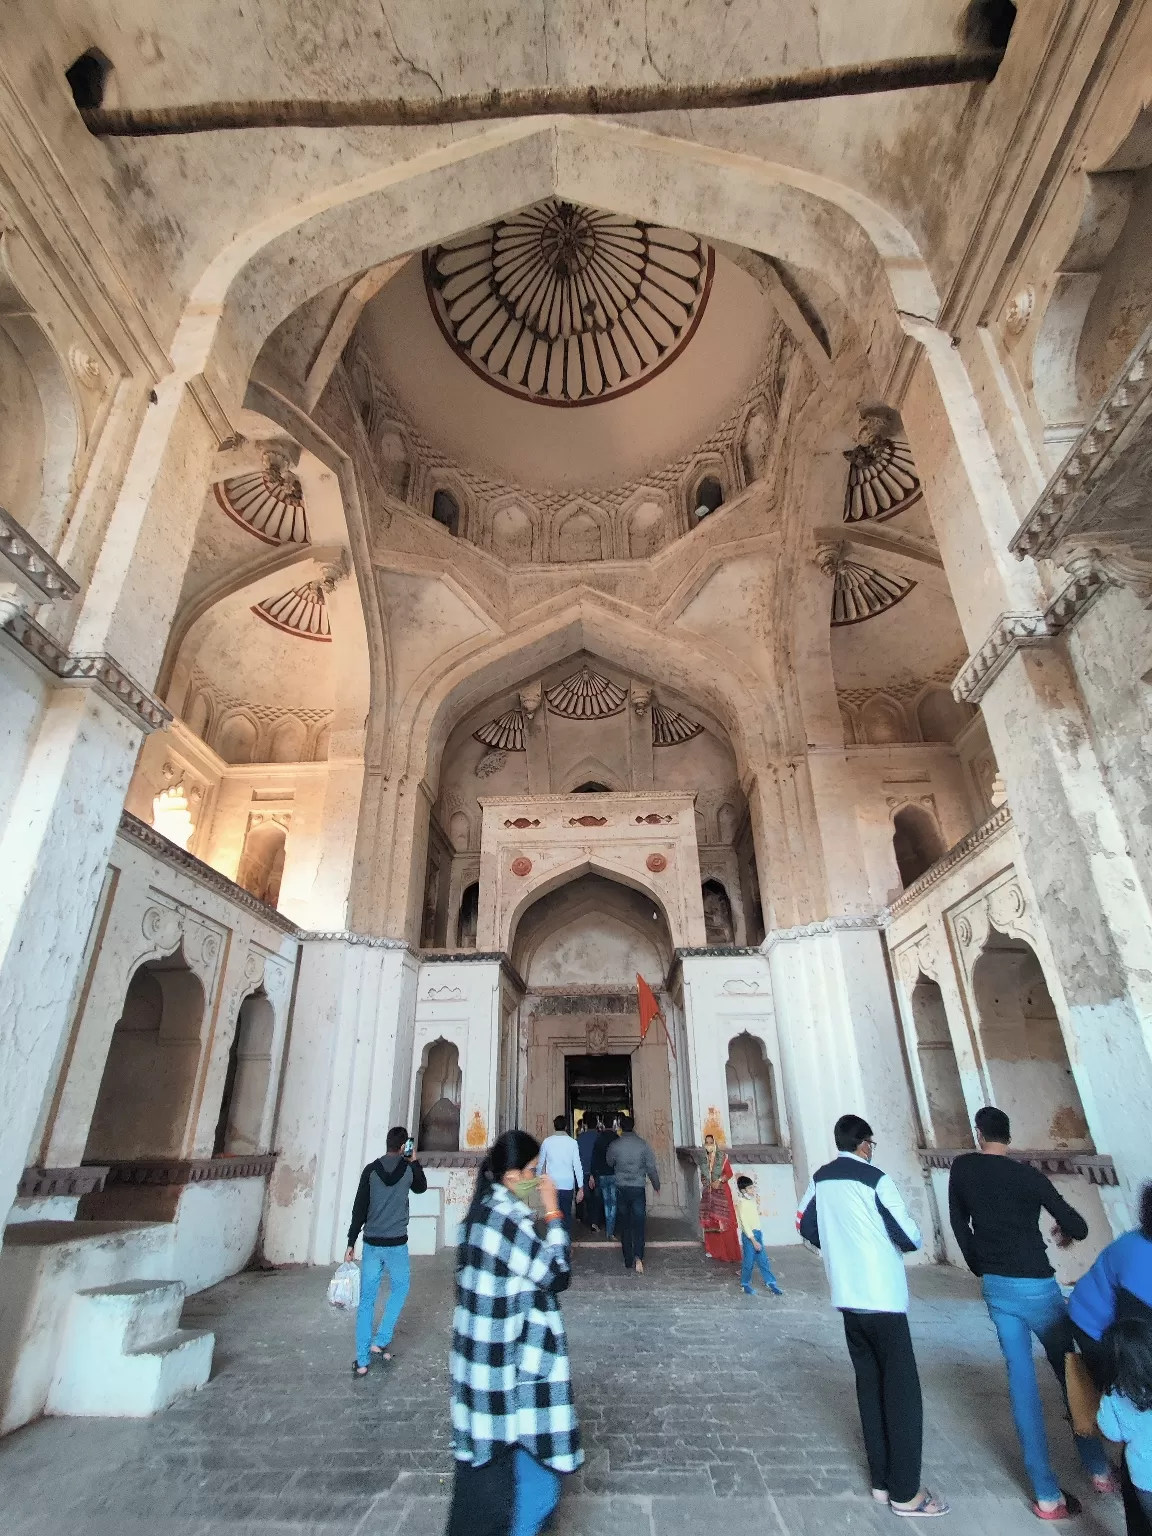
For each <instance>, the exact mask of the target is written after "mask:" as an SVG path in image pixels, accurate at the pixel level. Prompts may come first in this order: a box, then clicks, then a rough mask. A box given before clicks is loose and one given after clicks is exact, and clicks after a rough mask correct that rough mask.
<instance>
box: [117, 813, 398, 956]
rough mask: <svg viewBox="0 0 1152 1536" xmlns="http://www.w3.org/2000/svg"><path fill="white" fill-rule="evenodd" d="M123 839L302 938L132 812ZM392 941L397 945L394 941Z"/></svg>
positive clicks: (248, 894)
mask: <svg viewBox="0 0 1152 1536" xmlns="http://www.w3.org/2000/svg"><path fill="white" fill-rule="evenodd" d="M120 836H121V837H123V838H125V839H126V840H127V841H128V842H130V843H135V844H136V845H137V847H139V848H143V849H144V850H145V852H147V853H150V854H152V855H153V856H154V857H155V858H158V859H160V860H162V861H163V863H165V864H168V865H170V866H171V867H172V868H173V869H178V870H180V871H181V872H182V873H184V874H186V875H190V876H191V878H192V879H193V880H195V881H197V883H198V884H200V885H206V886H208V887H209V888H210V889H211V890H214V891H219V892H220V894H221V895H222V896H226V897H227V898H228V900H229V901H231V902H234V903H235V904H236V905H237V906H240V907H245V908H247V910H248V911H249V912H252V913H254V914H255V915H256V916H257V917H258V918H259V919H260V920H261V922H265V923H270V924H271V925H272V927H274V928H279V929H280V930H281V932H283V933H289V934H291V935H292V936H293V937H294V938H300V937H302V935H301V932H300V929H299V928H297V926H296V924H295V923H294V922H292V920H291V918H287V917H285V916H284V914H283V913H282V912H277V911H276V908H275V907H269V906H266V905H265V903H264V902H262V901H259V900H257V898H256V897H255V896H253V895H252V893H251V891H246V890H245V889H244V887H243V886H242V885H237V884H236V882H235V881H234V880H229V879H228V877H227V875H222V874H221V873H220V871H219V870H216V869H213V868H212V866H211V864H205V863H204V861H203V860H202V859H198V858H197V857H196V856H195V854H192V853H188V852H187V851H186V850H185V849H183V848H180V847H178V846H177V845H176V844H175V843H173V842H170V841H169V840H168V838H166V837H165V836H164V835H163V834H162V833H160V832H157V831H156V829H155V827H150V826H149V825H148V823H147V822H144V821H141V820H140V818H139V817H138V816H133V815H132V813H131V812H130V811H125V812H123V814H122V815H121V817H120ZM304 937H307V938H316V937H332V938H336V937H346V935H336V934H332V935H316V934H307V935H304ZM390 942H397V941H395V940H393V941H390Z"/></svg>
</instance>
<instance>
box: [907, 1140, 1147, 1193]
mask: <svg viewBox="0 0 1152 1536" xmlns="http://www.w3.org/2000/svg"><path fill="white" fill-rule="evenodd" d="M971 1151H972V1148H971V1147H960V1148H957V1149H953V1148H941V1147H921V1148H920V1166H921V1167H922V1168H924V1169H929V1168H951V1166H952V1164H953V1163H954V1162H955V1161H956V1159H957V1158H958V1157H963V1156H965V1155H966V1154H967V1153H969V1152H971ZM1008 1156H1009V1157H1010V1158H1012V1160H1013V1161H1014V1162H1017V1163H1027V1164H1028V1166H1029V1167H1030V1168H1038V1169H1039V1170H1040V1172H1041V1173H1046V1174H1049V1175H1051V1174H1054V1173H1063V1174H1078V1175H1079V1176H1080V1177H1081V1178H1083V1179H1087V1180H1088V1182H1089V1184H1098V1185H1102V1186H1106V1187H1109V1188H1112V1189H1116V1188H1118V1187H1119V1184H1120V1178H1119V1175H1118V1174H1117V1172H1116V1166H1115V1164H1114V1163H1113V1161H1112V1159H1111V1158H1110V1157H1109V1156H1108V1155H1107V1154H1106V1153H1102V1152H1063V1151H1060V1150H1059V1149H1057V1150H1055V1151H1051V1152H1049V1151H1046V1150H1044V1149H1043V1148H1039V1149H1032V1148H1024V1147H1021V1148H1016V1147H1010V1148H1009V1149H1008Z"/></svg>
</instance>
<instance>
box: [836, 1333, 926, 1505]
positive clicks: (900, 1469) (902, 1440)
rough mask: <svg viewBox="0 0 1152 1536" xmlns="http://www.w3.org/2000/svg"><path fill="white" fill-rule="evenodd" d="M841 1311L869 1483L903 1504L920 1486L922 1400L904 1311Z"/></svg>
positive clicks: (922, 1427) (922, 1429)
mask: <svg viewBox="0 0 1152 1536" xmlns="http://www.w3.org/2000/svg"><path fill="white" fill-rule="evenodd" d="M843 1316H844V1337H845V1339H847V1341H848V1353H849V1355H850V1356H851V1357H852V1365H853V1368H854V1369H855V1372H856V1401H857V1403H858V1404H859V1406H860V1427H861V1428H862V1429H863V1431H864V1451H865V1454H866V1455H867V1457H868V1471H869V1473H870V1474H871V1477H872V1486H873V1488H886V1489H887V1490H888V1496H889V1498H890V1499H894V1500H895V1501H896V1503H897V1504H907V1503H908V1502H909V1500H911V1499H914V1498H915V1497H916V1495H917V1493H918V1492H919V1491H920V1457H921V1452H922V1450H923V1446H924V1404H923V1401H922V1399H921V1396H920V1374H919V1372H918V1371H917V1369H916V1356H915V1354H914V1353H913V1352H912V1335H911V1334H910V1333H909V1331H908V1318H907V1316H906V1315H905V1313H903V1312H845V1313H844V1314H843Z"/></svg>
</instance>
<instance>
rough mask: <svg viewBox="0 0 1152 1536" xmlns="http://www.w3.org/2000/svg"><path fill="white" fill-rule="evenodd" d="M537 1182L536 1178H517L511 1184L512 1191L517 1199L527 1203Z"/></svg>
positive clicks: (538, 1181)
mask: <svg viewBox="0 0 1152 1536" xmlns="http://www.w3.org/2000/svg"><path fill="white" fill-rule="evenodd" d="M539 1183H540V1180H539V1179H538V1178H531V1179H517V1180H516V1182H515V1184H513V1186H512V1193H513V1194H514V1195H515V1196H516V1198H517V1200H522V1201H523V1202H524V1204H525V1205H527V1204H528V1202H529V1201H530V1200H531V1198H532V1195H533V1193H534V1192H535V1190H536V1187H537V1185H538V1184H539Z"/></svg>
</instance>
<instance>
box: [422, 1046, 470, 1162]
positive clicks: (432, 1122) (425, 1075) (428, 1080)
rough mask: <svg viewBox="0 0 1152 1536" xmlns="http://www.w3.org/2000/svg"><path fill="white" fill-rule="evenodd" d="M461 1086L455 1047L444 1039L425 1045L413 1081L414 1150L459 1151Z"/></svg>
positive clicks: (456, 1048)
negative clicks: (416, 1110) (417, 1071)
mask: <svg viewBox="0 0 1152 1536" xmlns="http://www.w3.org/2000/svg"><path fill="white" fill-rule="evenodd" d="M462 1085H463V1077H462V1075H461V1071H460V1049H459V1047H458V1046H457V1045H455V1044H454V1043H453V1042H452V1041H450V1040H444V1039H440V1040H433V1041H432V1043H431V1044H430V1045H427V1046H425V1048H424V1051H423V1055H422V1058H421V1062H420V1070H419V1074H418V1076H417V1079H416V1104H417V1108H418V1111H419V1120H418V1129H417V1133H416V1146H417V1150H418V1151H421V1152H459V1150H460V1095H461V1089H462Z"/></svg>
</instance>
